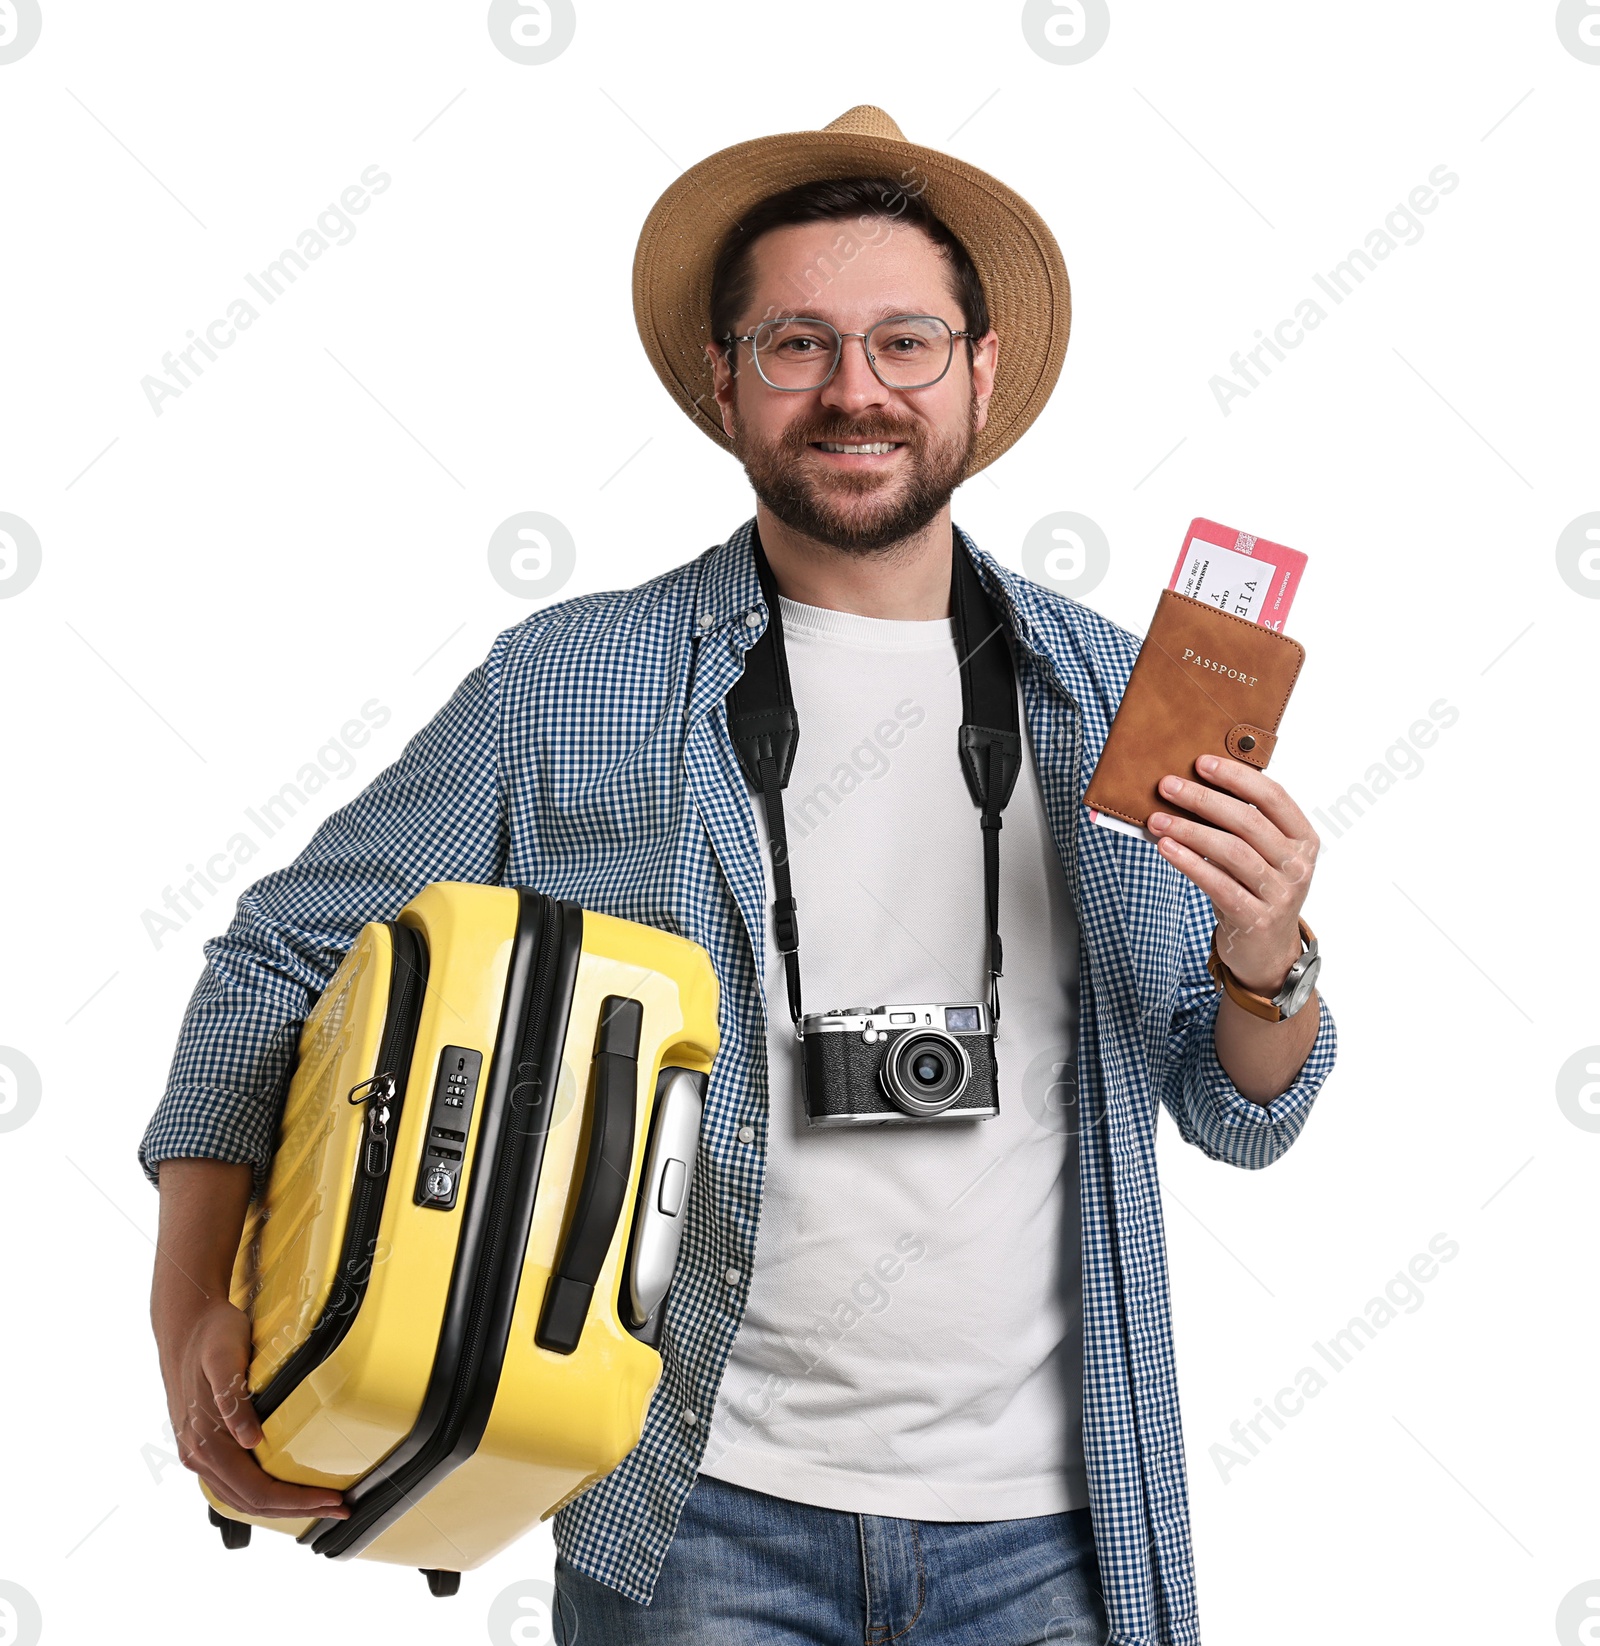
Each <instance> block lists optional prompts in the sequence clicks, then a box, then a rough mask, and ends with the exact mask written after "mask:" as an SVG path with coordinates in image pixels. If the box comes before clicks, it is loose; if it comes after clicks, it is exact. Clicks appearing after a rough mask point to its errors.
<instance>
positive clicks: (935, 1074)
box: [800, 1001, 1000, 1126]
mask: <svg viewBox="0 0 1600 1646" xmlns="http://www.w3.org/2000/svg"><path fill="white" fill-rule="evenodd" d="M800 1044H801V1051H802V1065H803V1069H804V1075H805V1099H806V1120H807V1122H808V1123H809V1124H810V1125H812V1126H883V1125H892V1124H895V1123H900V1124H904V1123H906V1122H909V1121H917V1120H987V1119H989V1118H990V1116H992V1115H996V1114H998V1113H999V1112H1000V1086H999V1080H998V1077H997V1071H996V1064H995V1053H994V1024H993V1021H992V1020H991V1018H990V1016H989V1008H988V1007H987V1006H986V1005H984V1004H983V1003H982V1002H973V1001H961V1002H958V1003H954V1004H931V1003H930V1004H927V1005H920V1006H843V1007H840V1008H839V1010H837V1011H832V1012H811V1013H808V1014H807V1015H806V1016H804V1017H803V1018H801V1020H800Z"/></svg>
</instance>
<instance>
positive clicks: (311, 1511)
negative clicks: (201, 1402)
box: [178, 1417, 350, 1520]
mask: <svg viewBox="0 0 1600 1646" xmlns="http://www.w3.org/2000/svg"><path fill="white" fill-rule="evenodd" d="M178 1457H179V1459H180V1460H181V1462H182V1463H183V1465H184V1467H185V1468H186V1469H192V1470H193V1471H194V1473H195V1474H197V1475H199V1476H200V1478H201V1479H202V1480H203V1481H205V1483H206V1485H208V1486H209V1487H210V1488H211V1490H212V1491H213V1492H215V1493H216V1494H217V1496H218V1497H219V1498H221V1499H222V1501H223V1502H224V1503H226V1504H227V1505H228V1506H229V1507H230V1508H232V1509H237V1510H239V1511H240V1513H241V1514H248V1515H263V1516H266V1517H267V1518H269V1519H282V1520H298V1519H303V1518H305V1517H308V1516H310V1517H317V1516H324V1515H326V1516H330V1517H332V1518H333V1519H336V1520H343V1519H345V1518H346V1517H347V1516H348V1515H349V1513H350V1511H349V1509H347V1508H346V1507H345V1506H344V1501H343V1499H342V1497H341V1496H340V1494H339V1492H337V1491H336V1490H335V1489H334V1488H332V1487H329V1486H297V1485H295V1484H294V1483H293V1482H292V1481H288V1480H279V1479H277V1478H276V1476H274V1475H269V1474H268V1473H267V1472H266V1470H265V1469H263V1468H262V1467H261V1465H260V1464H259V1463H257V1462H256V1460H255V1459H254V1458H253V1457H252V1456H251V1455H250V1454H249V1452H247V1451H245V1450H244V1449H243V1447H241V1446H240V1445H239V1443H238V1442H237V1441H236V1440H234V1438H233V1436H232V1435H230V1434H229V1433H228V1431H227V1429H226V1428H224V1427H223V1425H222V1424H221V1423H213V1424H212V1425H211V1427H210V1428H209V1432H208V1429H207V1422H206V1419H204V1418H203V1417H202V1418H197V1419H195V1420H194V1421H191V1422H190V1423H189V1424H188V1425H187V1426H186V1428H185V1432H184V1433H183V1434H182V1435H180V1436H179V1440H178Z"/></svg>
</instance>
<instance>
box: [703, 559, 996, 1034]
mask: <svg viewBox="0 0 1600 1646" xmlns="http://www.w3.org/2000/svg"><path fill="white" fill-rule="evenodd" d="M750 546H751V550H752V552H753V553H754V555H755V562H756V573H757V575H758V576H759V578H760V580H761V593H762V597H763V598H764V599H765V601H766V604H767V626H766V628H765V630H763V631H762V635H761V638H760V639H759V640H757V641H756V643H755V644H754V645H753V646H751V647H750V648H749V650H748V651H746V653H745V657H744V673H743V674H742V675H741V676H740V677H739V679H737V680H736V681H734V683H733V685H732V686H731V687H730V688H729V689H728V697H727V711H728V731H729V733H730V735H731V736H732V738H733V746H734V748H735V749H736V750H737V751H738V754H739V764H740V765H741V766H742V767H743V768H744V775H745V780H746V781H747V782H748V783H749V785H750V787H751V788H752V789H754V790H755V791H756V792H757V793H758V794H760V795H761V797H762V800H763V802H764V803H765V806H766V813H767V833H768V835H769V837H770V839H771V842H772V881H773V890H774V891H775V893H776V896H775V898H774V900H773V904H772V924H773V933H774V936H775V937H776V939H777V945H778V951H779V953H780V954H782V956H783V969H784V976H785V979H786V980H787V983H788V989H789V1015H790V1016H791V1017H792V1018H793V1019H794V1021H795V1024H796V1026H797V1027H798V1025H799V1023H800V1017H801V1012H800V929H799V925H798V922H797V920H796V915H795V900H794V892H793V888H792V886H791V884H790V878H789V837H788V833H787V831H786V830H785V828H784V822H783V799H782V792H781V791H782V790H783V789H784V788H785V787H787V785H788V782H789V772H790V769H791V768H792V767H793V765H794V751H795V748H796V747H797V745H798V743H799V740H800V718H799V716H798V715H797V714H796V712H795V707H794V693H793V692H792V691H791V689H790V686H789V660H788V657H787V655H786V654H785V652H784V647H783V611H782V608H781V607H780V606H779V604H778V585H777V582H776V580H775V579H774V577H773V575H772V567H771V566H770V565H768V563H767V556H766V552H765V551H764V550H763V549H762V547H761V538H760V536H759V534H758V533H757V532H756V530H755V528H754V527H753V526H752V527H751V531H750ZM950 609H951V611H952V612H953V614H954V616H955V641H956V656H957V659H958V662H959V665H960V669H961V729H960V731H959V733H958V734H957V742H956V749H957V754H958V757H959V758H960V761H961V770H962V774H963V775H964V776H965V778H966V780H967V790H968V792H969V793H970V794H971V796H972V803H973V804H974V805H975V806H977V807H979V808H980V812H981V816H980V819H979V826H980V827H981V828H982V829H983V902H984V914H985V918H986V921H987V925H988V974H989V1015H990V1018H991V1019H992V1021H993V1023H994V1024H996V1025H998V1024H999V1022H1000V983H999V979H1000V971H1001V965H1000V814H1001V812H1003V811H1004V810H1005V806H1006V802H1007V801H1008V800H1010V798H1011V791H1012V789H1013V787H1015V785H1016V781H1017V773H1018V772H1019V771H1020V770H1021V769H1022V735H1021V732H1020V730H1019V728H1018V723H1017V687H1016V675H1015V673H1014V672H1013V668H1012V662H1011V650H1010V644H1009V641H1008V639H1007V636H1006V633H1005V626H1004V624H1003V623H1002V622H1001V621H1000V619H999V617H998V616H996V614H995V610H994V606H993V604H992V603H991V601H990V599H989V596H988V594H987V592H986V591H985V590H984V587H983V584H982V583H981V582H980V581H979V578H978V573H977V570H976V568H975V567H974V566H973V564H972V560H971V558H970V557H969V556H968V554H967V551H966V550H965V549H964V548H963V547H962V545H961V541H960V539H959V538H957V537H956V535H955V532H954V529H953V528H952V530H951V555H950Z"/></svg>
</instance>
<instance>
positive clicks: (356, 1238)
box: [251, 920, 428, 1423]
mask: <svg viewBox="0 0 1600 1646" xmlns="http://www.w3.org/2000/svg"><path fill="white" fill-rule="evenodd" d="M387 925H388V928H389V942H390V947H391V950H392V953H393V963H392V967H391V970H390V977H389V1002H388V1006H387V1009H386V1010H385V1013H384V1020H383V1035H382V1037H381V1039H380V1040H379V1042H378V1072H377V1073H376V1074H374V1075H373V1076H372V1077H371V1078H370V1079H368V1080H364V1081H362V1082H361V1084H360V1085H359V1086H356V1087H354V1088H353V1089H352V1090H351V1091H350V1093H349V1101H350V1102H352V1103H359V1102H366V1103H370V1104H371V1107H370V1108H369V1109H368V1111H367V1118H366V1122H365V1125H364V1128H363V1137H362V1145H361V1157H360V1162H359V1165H358V1167H357V1171H356V1178H355V1182H354V1184H353V1185H352V1188H351V1193H350V1210H349V1215H348V1217H347V1218H346V1219H345V1237H344V1245H343V1248H342V1249H341V1251H340V1254H339V1267H338V1268H337V1269H336V1270H335V1271H334V1281H333V1288H332V1290H331V1291H330V1292H329V1294H328V1301H327V1303H326V1304H325V1305H324V1306H323V1310H322V1313H321V1315H320V1316H319V1317H318V1319H317V1323H316V1324H315V1325H314V1326H313V1327H312V1328H311V1330H310V1331H309V1332H308V1333H307V1334H306V1339H305V1342H303V1343H302V1344H301V1345H300V1347H299V1348H298V1349H296V1350H295V1352H294V1353H293V1354H292V1355H290V1357H289V1358H288V1360H286V1361H285V1362H284V1364H283V1365H282V1366H281V1367H280V1368H279V1369H278V1371H277V1373H276V1374H275V1375H274V1376H273V1377H272V1378H271V1379H270V1380H269V1381H268V1383H267V1385H266V1387H265V1388H264V1389H262V1390H261V1391H260V1392H259V1393H258V1394H255V1395H254V1396H252V1397H251V1404H252V1405H253V1406H254V1407H255V1412H256V1417H257V1419H258V1420H259V1421H260V1422H263V1423H264V1422H265V1421H266V1420H267V1418H268V1417H269V1416H270V1415H271V1414H272V1413H273V1412H274V1411H276V1410H277V1408H278V1407H279V1406H281V1405H282V1404H283V1402H284V1401H285V1400H287V1399H288V1397H289V1396H290V1395H291V1394H293V1393H294V1391H295V1389H296V1388H298V1387H299V1385H300V1383H301V1382H302V1381H303V1380H304V1379H305V1378H306V1377H308V1376H309V1375H310V1374H311V1373H312V1372H314V1371H315V1370H316V1369H317V1367H318V1366H320V1365H321V1364H322V1363H323V1361H325V1360H326V1359H327V1358H328V1356H329V1355H331V1354H332V1353H333V1351H334V1350H335V1349H336V1348H338V1346H339V1344H340V1343H341V1342H343V1340H344V1335H345V1333H346V1332H348V1331H349V1330H350V1325H351V1322H352V1321H353V1320H354V1319H355V1316H356V1311H357V1310H358V1309H359V1308H360V1307H361V1301H362V1299H363V1298H364V1297H365V1296H366V1291H367V1279H368V1276H369V1275H370V1274H371V1271H372V1255H373V1252H374V1250H375V1249H376V1247H377V1243H378V1224H379V1222H380V1220H381V1219H382V1216H383V1202H384V1194H385V1191H386V1190H387V1188H388V1186H389V1164H390V1154H391V1150H390V1147H389V1144H390V1135H391V1130H390V1129H391V1126H392V1124H393V1122H394V1121H395V1120H396V1119H397V1118H398V1116H399V1111H400V1108H401V1105H402V1104H403V1103H404V1101H405V1093H406V1081H407V1076H408V1075H409V1073H410V1070H411V1056H412V1053H413V1052H414V1051H415V1049H416V1043H417V1026H418V1022H419V1020H420V1018H421V1016H422V999H423V995H424V994H425V993H426V992H427V983H428V946H427V944H426V943H424V942H423V940H422V936H421V934H420V933H419V932H417V931H415V930H413V929H412V928H411V927H410V926H406V925H402V924H401V923H400V922H399V921H397V920H391V921H389V922H387ZM361 1092H365V1093H366V1095H365V1096H358V1095H357V1094H358V1093H361Z"/></svg>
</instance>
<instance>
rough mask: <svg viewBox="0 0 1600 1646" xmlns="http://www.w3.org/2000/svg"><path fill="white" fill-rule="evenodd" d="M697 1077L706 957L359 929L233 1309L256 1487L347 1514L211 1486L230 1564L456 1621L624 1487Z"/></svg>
mask: <svg viewBox="0 0 1600 1646" xmlns="http://www.w3.org/2000/svg"><path fill="white" fill-rule="evenodd" d="M716 1051H717V979H716V973H715V972H714V971H713V969H712V965H711V960H710V957H709V956H708V955H707V954H706V952H705V950H704V949H702V948H701V947H700V946H699V945H698V944H695V943H691V942H689V941H688V940H687V939H684V938H681V937H675V936H672V935H671V934H669V933H666V932H661V931H657V930H656V929H654V928H653V927H649V926H644V925H640V924H637V923H636V922H633V921H628V920H619V919H615V918H613V917H611V916H608V915H602V914H594V913H592V912H589V911H587V910H584V909H582V908H580V907H579V906H578V905H577V904H576V903H572V902H569V901H557V900H555V899H552V898H549V897H546V896H544V895H543V894H542V893H540V892H536V891H532V890H526V889H512V888H505V887H495V886H477V885H462V884H454V883H448V882H445V883H440V884H436V885H432V886H429V887H427V888H426V889H425V890H424V891H422V892H421V893H419V894H418V895H417V896H416V897H415V898H413V899H412V901H411V902H410V903H408V904H407V905H406V906H405V908H403V909H402V910H401V911H400V914H399V917H398V919H396V920H394V921H388V922H373V923H371V924H369V925H367V926H365V927H364V928H363V929H362V931H361V934H360V936H359V937H358V939H357V940H356V942H355V943H354V944H353V945H352V947H351V949H350V951H349V953H348V954H347V955H346V957H345V959H344V962H343V964H342V965H341V966H340V967H339V970H338V972H337V973H336V974H335V975H334V977H333V979H332V981H331V982H330V983H329V984H328V987H327V988H326V989H325V990H324V991H323V993H322V995H321V996H320V998H319V999H318V1001H317V1003H316V1006H315V1007H314V1008H313V1010H312V1013H311V1015H310V1017H309V1018H308V1019H307V1021H306V1023H305V1025H304V1027H303V1029H302V1031H301V1035H300V1042H299V1058H298V1062H297V1065H296V1068H295V1072H294V1076H293V1080H292V1083H291V1085H290V1089H289V1094H288V1097H287V1099H286V1101H285V1104H284V1111H283V1117H282V1120H281V1123H280V1128H279V1134H278V1143H277V1150H276V1153H275V1155H274V1158H273V1162H272V1169H271V1174H270V1177H269V1180H268V1183H267V1187H266V1192H265V1194H264V1196H263V1197H262V1198H261V1199H260V1200H259V1201H257V1202H256V1203H255V1204H254V1205H253V1206H252V1208H251V1211H250V1215H249V1217H248V1219H247V1221H246V1225H245V1229H244V1232H243V1235H242V1238H241V1240H240V1245H239V1254H238V1258H237V1261H236V1263H235V1267H234V1274H233V1288H232V1297H233V1301H234V1302H235V1303H236V1304H237V1305H238V1306H239V1307H240V1308H242V1309H246V1310H248V1311H249V1313H250V1315H251V1319H252V1325H253V1353H252V1359H251V1365H250V1374H249V1375H250V1390H251V1396H252V1402H253V1404H254V1406H255V1408H256V1412H257V1415H258V1417H259V1418H260V1420H261V1423H262V1430H263V1439H262V1442H261V1444H260V1445H259V1446H258V1447H257V1448H256V1451H255V1456H256V1458H257V1461H258V1462H259V1463H260V1464H261V1466H262V1467H263V1468H264V1469H265V1470H266V1471H267V1472H268V1473H269V1474H273V1475H276V1476H279V1477H280V1478H282V1479H284V1480H290V1481H295V1482H299V1483H302V1484H309V1485H319V1486H331V1487H334V1488H337V1489H338V1490H340V1491H341V1492H343V1493H344V1501H345V1503H346V1504H347V1506H348V1507H349V1509H350V1515H349V1518H348V1519H343V1520H340V1519H333V1518H319V1519H300V1520H277V1519H267V1518H265V1517H250V1516H243V1515H241V1514H240V1513H239V1512H238V1511H237V1510H235V1509H232V1508H229V1507H227V1506H225V1505H223V1504H222V1503H220V1502H219V1501H218V1500H217V1499H216V1498H215V1497H214V1496H212V1494H211V1493H210V1491H209V1490H207V1489H206V1488H205V1487H204V1486H203V1485H202V1490H203V1491H205V1493H206V1496H207V1498H208V1499H209V1500H210V1503H211V1510H210V1518H211V1520H212V1523H213V1524H214V1525H216V1526H217V1527H218V1528H219V1529H220V1530H221V1532H222V1538H223V1542H224V1543H225V1544H226V1545H227V1546H228V1547H229V1548H239V1547H242V1546H243V1545H244V1544H246V1543H248V1541H249V1537H250V1526H251V1525H252V1524H254V1525H257V1526H268V1527H271V1528H273V1529H275V1530H278V1531H285V1532H290V1533H292V1534H294V1535H295V1536H296V1537H297V1539H298V1540H299V1541H300V1542H301V1543H303V1544H306V1545H308V1546H309V1547H310V1548H311V1549H312V1550H314V1551H315V1552H316V1553H318V1554H323V1555H327V1556H329V1557H330V1558H333V1559H336V1560H337V1559H352V1558H357V1557H359V1558H362V1559H367V1560H383V1561H391V1562H394V1563H396V1564H401V1565H407V1566H416V1567H419V1568H421V1569H422V1570H423V1571H424V1573H426V1574H427V1576H428V1582H429V1587H430V1588H431V1589H432V1590H433V1592H434V1593H435V1594H453V1593H455V1592H456V1590H457V1588H458V1586H459V1583H460V1576H459V1574H460V1573H461V1572H463V1571H466V1570H469V1569H470V1568H472V1567H475V1566H478V1565H481V1564H482V1563H483V1562H484V1561H486V1560H488V1559H489V1558H490V1557H491V1556H493V1555H494V1554H496V1553H498V1552H499V1551H500V1550H501V1549H503V1548H505V1547H506V1545H507V1544H509V1543H511V1542H513V1541H514V1540H515V1539H517V1538H518V1537H520V1536H522V1535H523V1533H524V1532H526V1531H527V1530H528V1529H529V1528H530V1527H532V1526H533V1525H534V1524H536V1523H537V1522H538V1521H540V1520H543V1519H545V1518H546V1517H547V1516H549V1515H551V1514H554V1513H555V1511H556V1510H557V1509H558V1508H560V1507H561V1506H562V1505H563V1504H565V1503H567V1502H569V1501H570V1500H571V1499H572V1498H574V1497H576V1496H577V1495H578V1494H579V1493H580V1492H582V1491H583V1490H585V1489H586V1488H587V1487H589V1486H591V1485H592V1484H593V1483H594V1482H595V1481H597V1480H599V1479H601V1478H602V1477H603V1476H604V1475H606V1474H607V1473H608V1472H609V1471H610V1470H612V1469H613V1468H615V1467H616V1465H617V1464H618V1463H619V1462H621V1460H622V1459H623V1458H624V1457H625V1456H626V1455H627V1454H628V1453H629V1452H630V1451H631V1450H632V1449H633V1447H634V1446H635V1445H637V1443H638V1440H639V1434H640V1430H641V1428H642V1426H643V1422H644V1415H645V1409H646V1407H647V1405H648V1403H649V1400H650V1397H651V1395H652V1393H653V1392H654V1390H655V1387H656V1383H657V1382H658V1380H659V1378H660V1375H661V1357H660V1354H659V1352H658V1347H657V1345H658V1344H659V1342H660V1335H661V1326H662V1318H663V1315H664V1312H665V1297H666V1292H667V1288H668V1286H669V1284H670V1281H671V1276H672V1269H673V1265H674V1263H675V1261H676V1258H677V1251H678V1242H679V1239H680V1237H681V1232H682V1225H683V1221H684V1217H685V1215H686V1207H687V1201H688V1194H689V1188H690V1184H691V1181H692V1176H693V1170H694V1156H695V1149H696V1146H697V1143H698V1137H699V1127H700V1117H701V1110H702V1105H703V1102H704V1094H705V1086H706V1081H707V1078H708V1076H709V1074H710V1071H711V1063H712V1059H713V1058H714V1057H715V1055H716ZM552 1071H554V1073H553V1074H552Z"/></svg>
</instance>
